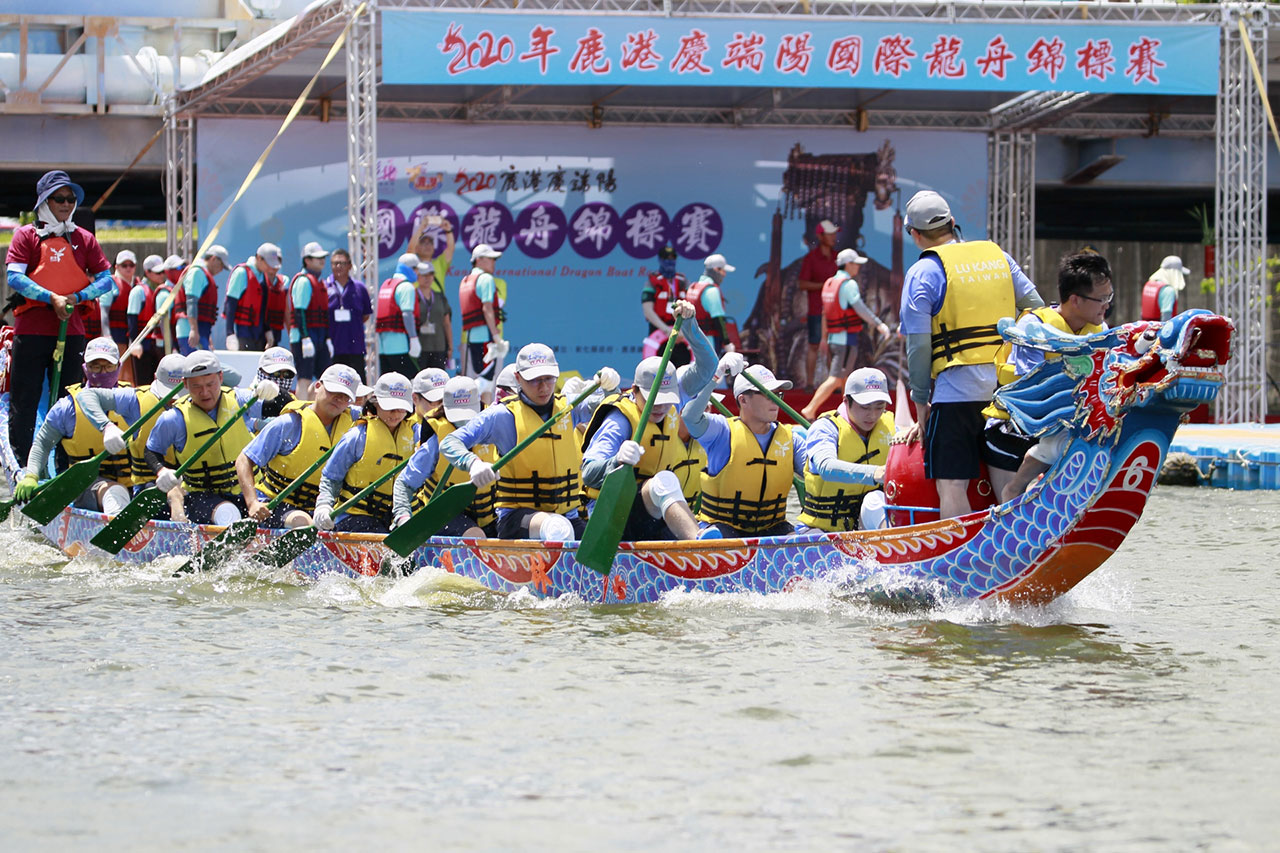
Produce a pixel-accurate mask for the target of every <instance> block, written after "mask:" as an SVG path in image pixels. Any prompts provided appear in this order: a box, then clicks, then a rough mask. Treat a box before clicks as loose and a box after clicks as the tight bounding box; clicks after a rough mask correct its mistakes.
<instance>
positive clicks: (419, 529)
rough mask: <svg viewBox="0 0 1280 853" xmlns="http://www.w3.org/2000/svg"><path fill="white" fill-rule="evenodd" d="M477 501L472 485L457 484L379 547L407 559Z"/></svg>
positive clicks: (392, 532)
mask: <svg viewBox="0 0 1280 853" xmlns="http://www.w3.org/2000/svg"><path fill="white" fill-rule="evenodd" d="M475 499H476V487H475V484H474V483H458V484H457V485H456V486H450V487H449V488H447V489H445V490H444V491H443V492H441V493H440V496H439V497H435V498H432V499H431V502H430V503H428V504H427V505H426V506H425V507H423V508H422V509H421V510H420V511H419V512H418V513H417V514H416V515H414V516H413V518H410V519H409V520H408V521H406V522H405V523H404V524H402V525H400V526H399V527H397V528H396V529H395V530H393V531H391V532H390V533H389V534H387V538H386V540H385V541H384V542H383V543H382V544H384V545H386V546H387V547H388V548H390V549H391V550H392V551H395V552H396V553H397V554H399V555H400V556H401V557H407V556H409V555H410V554H412V553H413V552H414V551H416V550H417V549H418V546H419V545H421V544H422V543H423V542H426V541H427V540H428V539H430V538H431V537H432V536H435V535H436V534H437V533H439V532H440V531H441V529H443V528H444V526H445V525H446V524H448V523H449V522H450V521H453V520H454V519H455V518H457V517H458V514H459V513H463V512H466V511H467V508H468V507H469V506H471V502H472V501H473V500H475Z"/></svg>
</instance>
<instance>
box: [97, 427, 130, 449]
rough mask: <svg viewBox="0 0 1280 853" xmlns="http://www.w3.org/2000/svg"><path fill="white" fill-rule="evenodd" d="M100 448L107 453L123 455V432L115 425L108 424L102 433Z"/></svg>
mask: <svg viewBox="0 0 1280 853" xmlns="http://www.w3.org/2000/svg"><path fill="white" fill-rule="evenodd" d="M102 446H103V447H105V448H106V449H107V452H108V453H113V454H114V453H123V452H124V446H125V445H124V431H123V430H122V429H120V427H118V426H116V425H115V424H113V423H108V424H107V428H106V429H104V430H103V431H102Z"/></svg>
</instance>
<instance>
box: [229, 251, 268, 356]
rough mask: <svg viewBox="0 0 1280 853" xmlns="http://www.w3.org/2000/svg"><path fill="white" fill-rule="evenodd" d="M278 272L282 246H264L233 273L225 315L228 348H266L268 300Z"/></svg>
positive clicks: (233, 349) (237, 265)
mask: <svg viewBox="0 0 1280 853" xmlns="http://www.w3.org/2000/svg"><path fill="white" fill-rule="evenodd" d="M279 269H280V247H279V246H277V245H276V244H275V243H263V244H262V245H261V246H259V247H258V251H257V252H256V253H255V254H254V256H253V257H252V258H249V260H247V261H245V262H244V263H242V264H236V267H235V269H233V270H232V271H231V278H230V279H228V280H227V303H226V307H225V308H224V310H223V312H222V315H223V316H224V317H225V318H226V320H227V349H229V350H232V351H235V350H239V349H246V350H263V349H266V337H267V335H266V332H267V324H266V319H267V310H268V308H269V305H268V300H269V299H270V294H271V287H272V284H273V283H274V282H275V281H276V279H277V277H278V272H279ZM282 308H283V306H282ZM281 313H282V318H283V310H282V311H281Z"/></svg>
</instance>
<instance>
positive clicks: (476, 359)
mask: <svg viewBox="0 0 1280 853" xmlns="http://www.w3.org/2000/svg"><path fill="white" fill-rule="evenodd" d="M487 346H489V342H488V341H481V342H479V343H471V342H468V343H467V351H466V357H467V363H466V364H464V365H463V366H462V375H463V376H470V377H471V378H473V379H488V380H489V381H490V382H492V381H493V368H494V367H496V366H497V362H493V361H488V362H486V361H485V360H484V350H485V347H487Z"/></svg>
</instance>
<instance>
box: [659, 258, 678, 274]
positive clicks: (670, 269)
mask: <svg viewBox="0 0 1280 853" xmlns="http://www.w3.org/2000/svg"><path fill="white" fill-rule="evenodd" d="M675 274H676V259H675V258H659V259H658V275H660V276H662V277H663V278H668V279H669V278H673V277H674V276H675Z"/></svg>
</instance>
